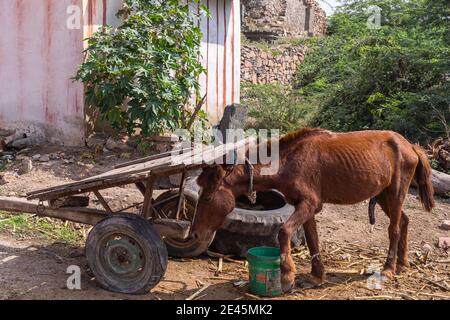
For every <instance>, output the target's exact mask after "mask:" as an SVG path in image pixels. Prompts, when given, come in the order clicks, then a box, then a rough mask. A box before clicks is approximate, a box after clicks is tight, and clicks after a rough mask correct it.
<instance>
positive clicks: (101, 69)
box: [75, 0, 205, 135]
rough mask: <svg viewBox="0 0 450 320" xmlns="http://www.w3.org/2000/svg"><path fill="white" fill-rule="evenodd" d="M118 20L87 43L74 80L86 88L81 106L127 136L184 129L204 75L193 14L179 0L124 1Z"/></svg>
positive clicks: (198, 34)
mask: <svg viewBox="0 0 450 320" xmlns="http://www.w3.org/2000/svg"><path fill="white" fill-rule="evenodd" d="M203 13H204V11H203V10H202V11H201V12H200V14H203ZM118 17H120V18H121V19H122V20H123V24H122V25H121V26H120V27H118V28H113V27H110V26H106V27H105V28H103V29H102V30H100V31H98V32H96V33H95V34H94V35H93V36H92V37H91V38H89V39H88V48H87V50H86V55H87V58H86V61H85V63H83V64H82V65H81V67H80V69H79V71H78V73H77V75H76V77H75V79H76V80H79V81H82V82H83V83H84V84H85V94H86V104H87V105H89V106H93V107H95V108H98V110H99V111H100V114H101V115H102V117H103V118H104V119H106V120H107V121H108V122H109V123H110V124H111V125H112V127H113V128H115V129H118V130H120V129H124V128H126V129H127V131H128V132H129V133H130V134H131V133H133V132H134V131H135V129H138V128H139V129H140V130H141V132H142V134H143V135H149V134H157V133H161V132H163V131H166V130H174V129H176V128H180V127H183V125H184V124H185V123H186V122H187V117H188V111H187V110H188V109H189V108H188V107H187V106H188V104H189V102H190V100H191V99H190V97H191V96H192V95H193V94H196V95H197V96H199V82H198V77H199V75H200V74H201V73H202V72H204V71H205V70H204V68H203V67H202V65H201V63H200V60H199V56H200V43H201V39H202V33H201V31H200V28H199V27H198V25H197V23H195V18H196V16H195V14H194V13H191V12H189V7H188V5H187V4H182V3H180V2H179V1H178V0H165V1H148V0H125V1H124V7H123V9H122V10H120V11H119V13H118ZM193 116H196V114H194V115H193Z"/></svg>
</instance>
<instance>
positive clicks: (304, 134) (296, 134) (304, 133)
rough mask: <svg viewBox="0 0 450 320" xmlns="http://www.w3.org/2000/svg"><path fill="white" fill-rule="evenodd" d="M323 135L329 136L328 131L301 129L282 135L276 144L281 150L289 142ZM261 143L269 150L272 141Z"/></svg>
mask: <svg viewBox="0 0 450 320" xmlns="http://www.w3.org/2000/svg"><path fill="white" fill-rule="evenodd" d="M324 133H328V134H329V133H330V131H328V130H325V129H321V128H302V129H298V130H296V131H292V132H289V133H287V134H285V135H283V136H282V137H281V138H280V139H279V140H278V142H279V144H280V148H281V147H283V146H286V145H288V144H290V143H291V142H295V141H298V140H301V139H306V138H310V137H313V136H317V135H320V134H324ZM262 143H267V148H268V149H270V147H271V145H272V140H271V139H269V140H267V141H266V142H262Z"/></svg>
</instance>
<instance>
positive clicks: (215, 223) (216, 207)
mask: <svg viewBox="0 0 450 320" xmlns="http://www.w3.org/2000/svg"><path fill="white" fill-rule="evenodd" d="M226 175H227V172H226V171H225V170H224V169H223V167H222V166H219V165H216V166H213V167H207V168H204V169H203V172H202V174H201V175H200V176H199V177H198V178H197V184H198V185H199V186H200V188H201V190H202V191H201V195H200V199H199V200H198V204H197V212H196V214H195V218H194V223H193V225H192V228H191V235H192V236H193V237H194V238H197V239H199V240H202V239H208V238H209V237H210V236H211V234H213V233H214V232H215V231H216V230H218V229H219V228H220V227H221V226H222V224H223V223H224V221H225V217H226V216H227V215H228V214H229V213H230V212H231V211H232V210H233V209H234V206H235V198H234V195H233V192H232V190H231V186H230V185H228V184H227V183H226V182H225V177H226Z"/></svg>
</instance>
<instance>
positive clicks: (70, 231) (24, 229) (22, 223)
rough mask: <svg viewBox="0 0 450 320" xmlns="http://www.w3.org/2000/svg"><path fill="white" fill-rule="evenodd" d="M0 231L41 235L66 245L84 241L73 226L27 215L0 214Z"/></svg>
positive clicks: (79, 232)
mask: <svg viewBox="0 0 450 320" xmlns="http://www.w3.org/2000/svg"><path fill="white" fill-rule="evenodd" d="M0 231H8V232H12V233H14V234H22V235H23V234H28V235H36V236H37V235H43V236H44V237H45V238H47V239H49V240H54V241H58V242H61V243H67V244H80V243H82V242H83V241H84V240H85V239H84V236H83V234H82V233H81V231H80V230H75V228H74V225H73V224H66V223H63V222H61V221H57V220H53V221H51V220H49V219H48V218H39V217H33V216H31V215H29V214H21V215H11V214H8V213H3V212H0Z"/></svg>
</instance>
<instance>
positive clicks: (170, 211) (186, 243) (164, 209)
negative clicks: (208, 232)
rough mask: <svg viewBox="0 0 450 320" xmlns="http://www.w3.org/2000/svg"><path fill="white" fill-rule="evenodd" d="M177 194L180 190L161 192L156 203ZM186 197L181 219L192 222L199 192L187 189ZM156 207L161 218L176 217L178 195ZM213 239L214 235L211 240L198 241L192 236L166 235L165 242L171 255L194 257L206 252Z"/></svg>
mask: <svg viewBox="0 0 450 320" xmlns="http://www.w3.org/2000/svg"><path fill="white" fill-rule="evenodd" d="M177 194H178V191H176V190H172V191H167V192H164V193H163V194H161V195H160V196H159V197H157V198H156V200H155V203H158V202H160V201H162V200H164V199H167V198H169V197H173V196H176V195H177ZM184 197H185V206H184V208H182V210H181V213H180V217H179V219H180V220H186V221H189V222H192V220H193V218H194V213H195V209H196V207H197V200H198V195H197V193H195V192H193V191H191V190H185V191H184ZM156 208H157V211H158V214H159V217H160V218H168V219H176V213H177V208H178V197H175V198H174V199H172V200H169V201H167V202H164V203H162V204H160V205H158V206H157V207H156ZM213 239H214V235H212V236H211V238H210V239H209V241H205V242H202V241H198V240H196V239H194V238H191V237H189V238H187V239H177V238H174V237H165V238H164V242H165V243H166V247H167V251H168V252H169V255H171V256H173V257H180V258H192V257H196V256H199V255H200V254H202V253H204V252H205V251H206V250H207V249H208V247H209V245H210V244H211V242H212V241H213Z"/></svg>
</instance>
